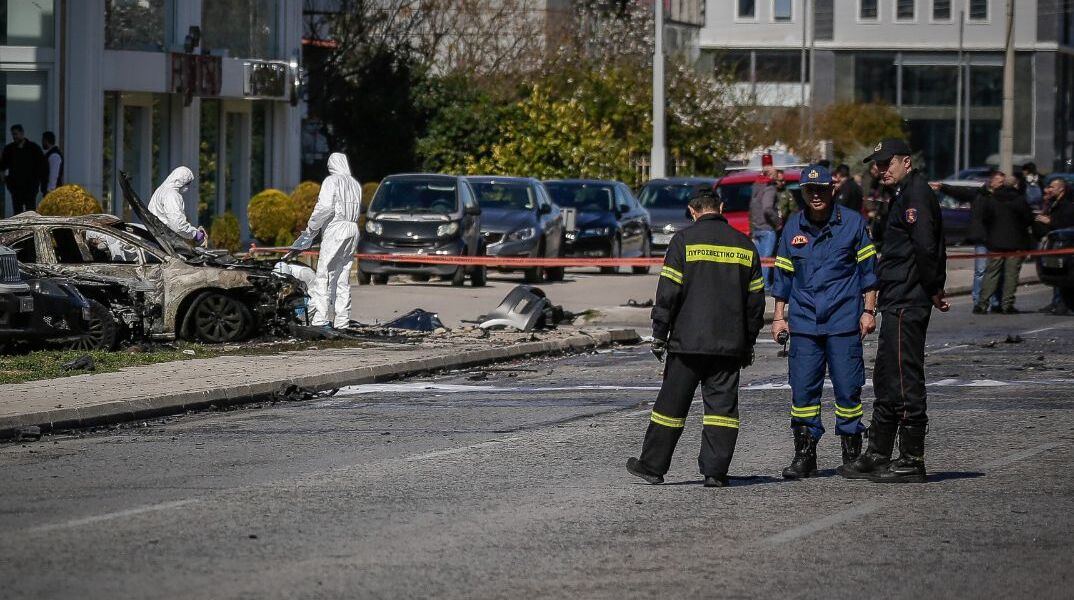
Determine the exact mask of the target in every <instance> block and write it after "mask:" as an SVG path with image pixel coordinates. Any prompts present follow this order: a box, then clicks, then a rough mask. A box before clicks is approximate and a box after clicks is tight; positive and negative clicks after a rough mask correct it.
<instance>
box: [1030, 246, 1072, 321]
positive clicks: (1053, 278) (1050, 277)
mask: <svg viewBox="0 0 1074 600" xmlns="http://www.w3.org/2000/svg"><path fill="white" fill-rule="evenodd" d="M1063 248H1074V228H1070V229H1057V230H1055V231H1052V232H1050V233H1049V234H1048V235H1047V236H1045V238H1044V241H1043V242H1041V250H1060V249H1063ZM1037 277H1038V278H1039V279H1040V282H1041V283H1043V284H1045V285H1050V286H1052V287H1056V288H1059V290H1060V292H1061V293H1062V294H1063V303H1064V304H1066V305H1067V306H1068V307H1074V254H1057V255H1053V256H1038V257H1037Z"/></svg>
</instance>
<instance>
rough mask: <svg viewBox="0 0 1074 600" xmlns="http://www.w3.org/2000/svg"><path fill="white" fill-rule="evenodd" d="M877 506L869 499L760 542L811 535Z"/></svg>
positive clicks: (770, 542)
mask: <svg viewBox="0 0 1074 600" xmlns="http://www.w3.org/2000/svg"><path fill="white" fill-rule="evenodd" d="M878 508H880V502H879V501H877V500H870V501H868V502H864V503H862V504H859V505H857V506H852V507H850V508H848V509H846V510H842V511H839V512H837V513H832V514H830V515H828V516H826V517H821V518H819V519H816V520H813V521H810V522H808V523H806V524H804V525H799V526H798V527H793V528H791V529H788V530H786V531H781V532H779V533H777V534H775V535H771V536H768V537H766V538H764V539H762V540H761V543H762V544H768V545H773V546H774V545H776V544H783V543H785V542H790V541H793V540H796V539H798V538H802V537H805V536H807V535H812V534H814V533H817V532H818V531H822V530H824V529H827V528H829V527H835V526H836V525H840V524H842V523H845V522H846V521H850V520H851V519H856V518H858V517H862V516H865V515H867V514H869V513H871V512H874V511H875V510H876V509H878Z"/></svg>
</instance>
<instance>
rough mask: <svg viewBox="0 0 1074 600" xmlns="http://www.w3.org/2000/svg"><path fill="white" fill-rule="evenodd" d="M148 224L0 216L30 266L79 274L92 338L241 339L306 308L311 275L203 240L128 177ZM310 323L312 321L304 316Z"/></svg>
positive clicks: (280, 328)
mask: <svg viewBox="0 0 1074 600" xmlns="http://www.w3.org/2000/svg"><path fill="white" fill-rule="evenodd" d="M121 184H122V187H123V196H124V198H125V199H126V200H127V203H128V204H129V205H130V207H131V209H132V211H133V212H134V214H135V215H137V216H138V218H139V219H141V221H142V223H144V226H142V225H136V224H131V223H125V222H123V221H122V220H120V219H119V218H118V217H115V216H112V215H87V216H81V217H46V216H42V215H39V214H37V213H34V212H28V213H22V214H20V215H16V216H14V217H11V218H8V219H3V220H0V244H2V245H6V246H10V247H11V248H12V249H14V250H15V251H16V253H17V255H18V259H19V261H20V262H22V263H23V264H24V265H27V266H28V267H29V268H30V269H38V270H40V271H41V272H42V273H45V274H48V275H50V276H56V277H64V278H68V279H69V280H70V281H72V282H73V283H74V284H75V286H77V288H78V290H79V291H80V292H81V293H82V294H84V295H85V296H86V297H87V298H88V299H89V303H90V308H91V313H92V316H93V318H91V320H90V327H91V328H97V329H99V330H100V331H101V335H99V336H98V337H97V339H98V342H97V343H96V344H95V345H94V346H93V347H95V348H100V349H110V348H114V347H115V346H116V345H117V344H118V343H119V342H120V341H122V340H123V339H138V338H150V339H157V340H171V339H176V338H184V339H197V340H200V341H205V342H214V343H216V342H234V341H239V340H242V339H245V338H247V337H250V336H251V335H254V334H261V333H267V334H275V333H284V332H286V331H287V329H288V328H289V326H290V325H291V324H294V323H296V322H299V321H300V317H299V315H303V314H305V307H306V302H307V296H306V292H305V284H303V283H302V282H301V281H299V280H298V279H296V278H295V277H292V276H291V275H288V274H285V273H281V272H278V271H273V269H272V264H270V263H257V262H251V261H240V260H239V259H237V258H235V257H233V256H231V255H229V254H227V253H226V252H222V251H209V250H204V249H201V248H195V247H193V246H191V245H190V243H188V242H187V241H186V240H183V239H182V238H180V237H179V236H177V235H176V234H175V233H173V232H172V231H171V230H169V229H168V228H167V227H165V226H164V224H163V223H161V222H160V221H159V220H158V219H157V218H156V217H155V216H153V215H152V214H151V213H150V212H149V211H148V209H146V207H145V205H144V204H143V203H142V200H141V198H139V197H138V195H137V194H136V193H135V192H134V190H133V189H131V186H130V181H129V180H128V179H127V177H126V175H123V176H122V177H121ZM302 324H304V323H302Z"/></svg>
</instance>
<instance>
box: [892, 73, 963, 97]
mask: <svg viewBox="0 0 1074 600" xmlns="http://www.w3.org/2000/svg"><path fill="white" fill-rule="evenodd" d="M952 81H958V68H957V67H955V66H954V65H905V66H903V68H902V103H903V104H909V105H911V106H954V105H955V103H956V102H957V99H956V95H957V90H956V86H953V85H951V82H952Z"/></svg>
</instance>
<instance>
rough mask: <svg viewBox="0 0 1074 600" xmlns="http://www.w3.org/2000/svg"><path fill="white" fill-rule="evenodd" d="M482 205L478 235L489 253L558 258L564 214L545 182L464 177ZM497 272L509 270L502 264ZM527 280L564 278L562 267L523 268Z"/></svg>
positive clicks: (562, 238) (531, 281)
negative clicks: (546, 187) (479, 232)
mask: <svg viewBox="0 0 1074 600" xmlns="http://www.w3.org/2000/svg"><path fill="white" fill-rule="evenodd" d="M466 179H467V181H469V182H470V187H471V188H473V190H474V194H475V195H476V196H477V203H478V204H479V205H480V206H481V235H482V237H483V238H484V240H485V253H486V254H488V255H489V256H511V257H518V258H558V257H559V256H560V253H561V251H562V250H563V243H564V234H565V232H564V230H563V214H562V211H560V209H559V207H558V206H556V205H555V203H553V202H552V198H551V196H549V195H548V190H546V189H545V187H544V184H543V183H541V182H540V181H538V180H536V179H532V178H529V177H467V178H466ZM499 270H500V271H510V270H512V269H511V268H510V267H502V268H500V269H499ZM523 272H524V273H525V277H526V282H527V283H537V282H539V281H541V280H542V279H544V278H545V276H547V277H548V280H549V281H562V280H563V267H547V268H546V267H530V268H528V269H523Z"/></svg>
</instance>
